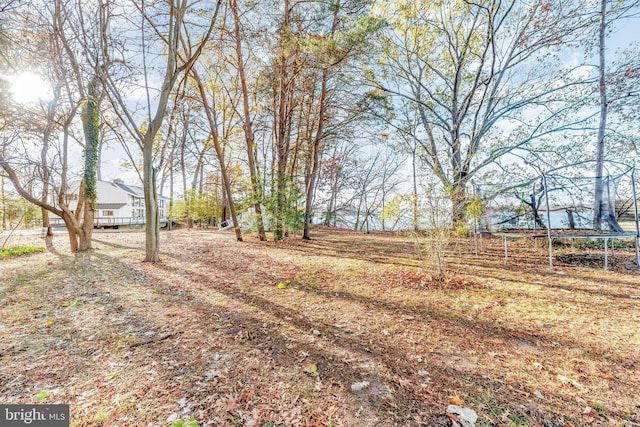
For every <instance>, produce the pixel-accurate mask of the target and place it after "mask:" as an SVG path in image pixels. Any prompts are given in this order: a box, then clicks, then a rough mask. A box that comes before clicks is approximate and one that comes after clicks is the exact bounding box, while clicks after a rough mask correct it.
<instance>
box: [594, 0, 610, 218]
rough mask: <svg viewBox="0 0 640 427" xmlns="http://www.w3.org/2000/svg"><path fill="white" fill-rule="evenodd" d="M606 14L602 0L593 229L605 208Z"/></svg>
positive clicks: (602, 0) (605, 1)
mask: <svg viewBox="0 0 640 427" xmlns="http://www.w3.org/2000/svg"><path fill="white" fill-rule="evenodd" d="M606 13H607V0H600V23H599V27H598V42H599V44H598V54H599V59H600V62H599V70H598V85H599V91H600V125H599V126H598V141H597V143H596V171H595V172H596V179H595V190H594V192H595V194H594V199H593V229H594V230H601V229H602V215H603V212H602V208H603V192H604V186H603V177H602V175H603V171H604V145H605V132H606V128H607V107H608V106H607V83H606V75H605V71H606V70H605V66H606V64H605V41H606V28H607V22H606Z"/></svg>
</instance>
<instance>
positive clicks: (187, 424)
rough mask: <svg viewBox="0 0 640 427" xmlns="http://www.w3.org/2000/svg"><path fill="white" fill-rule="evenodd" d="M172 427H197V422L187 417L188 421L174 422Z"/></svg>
mask: <svg viewBox="0 0 640 427" xmlns="http://www.w3.org/2000/svg"><path fill="white" fill-rule="evenodd" d="M172 427H198V422H197V421H196V419H195V418H194V417H189V419H188V420H176V421H174V422H173V424H172Z"/></svg>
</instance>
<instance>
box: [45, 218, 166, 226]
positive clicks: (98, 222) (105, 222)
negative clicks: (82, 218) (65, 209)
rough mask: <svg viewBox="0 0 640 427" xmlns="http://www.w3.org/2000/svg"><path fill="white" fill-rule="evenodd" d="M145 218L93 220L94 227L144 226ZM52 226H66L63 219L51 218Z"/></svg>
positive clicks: (162, 219)
mask: <svg viewBox="0 0 640 427" xmlns="http://www.w3.org/2000/svg"><path fill="white" fill-rule="evenodd" d="M165 221H166V219H164V218H161V219H160V222H165ZM144 223H145V219H144V217H133V216H132V217H98V218H94V219H93V226H94V227H115V226H117V225H136V224H144ZM51 225H53V226H54V227H57V226H64V221H63V220H62V218H51Z"/></svg>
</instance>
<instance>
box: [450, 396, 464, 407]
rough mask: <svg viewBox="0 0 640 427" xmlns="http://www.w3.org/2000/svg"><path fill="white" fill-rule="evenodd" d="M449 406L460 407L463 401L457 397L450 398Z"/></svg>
mask: <svg viewBox="0 0 640 427" xmlns="http://www.w3.org/2000/svg"><path fill="white" fill-rule="evenodd" d="M449 404H450V405H456V406H462V405H464V400H462V399H460V398H459V397H458V396H451V397H450V398H449Z"/></svg>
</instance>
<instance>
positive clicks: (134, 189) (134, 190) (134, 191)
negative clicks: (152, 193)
mask: <svg viewBox="0 0 640 427" xmlns="http://www.w3.org/2000/svg"><path fill="white" fill-rule="evenodd" d="M109 184H111V185H113V186H114V187H117V188H120V189H121V190H124V191H126V192H127V193H129V194H131V195H132V196H135V197H139V198H141V199H143V198H144V188H142V187H140V186H138V185H129V184H125V183H122V182H110V183H109ZM158 198H160V199H165V200H169V198H168V197H166V196H163V195H162V194H158Z"/></svg>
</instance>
